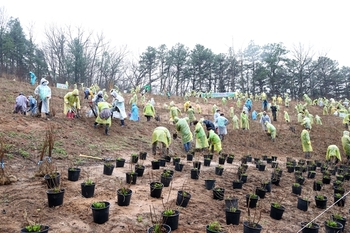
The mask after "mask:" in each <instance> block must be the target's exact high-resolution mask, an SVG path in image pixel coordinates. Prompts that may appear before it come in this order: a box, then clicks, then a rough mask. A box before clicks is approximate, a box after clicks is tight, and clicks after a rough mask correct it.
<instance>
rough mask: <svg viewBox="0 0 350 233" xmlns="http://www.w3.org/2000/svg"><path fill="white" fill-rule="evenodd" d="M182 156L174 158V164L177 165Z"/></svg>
mask: <svg viewBox="0 0 350 233" xmlns="http://www.w3.org/2000/svg"><path fill="white" fill-rule="evenodd" d="M180 160H181V158H173V165H176V163H180Z"/></svg>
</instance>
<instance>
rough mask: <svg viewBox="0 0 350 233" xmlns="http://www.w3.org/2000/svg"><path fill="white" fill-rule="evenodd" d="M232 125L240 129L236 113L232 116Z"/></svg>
mask: <svg viewBox="0 0 350 233" xmlns="http://www.w3.org/2000/svg"><path fill="white" fill-rule="evenodd" d="M232 125H233V129H239V123H238V117H237V116H236V115H234V116H233V117H232Z"/></svg>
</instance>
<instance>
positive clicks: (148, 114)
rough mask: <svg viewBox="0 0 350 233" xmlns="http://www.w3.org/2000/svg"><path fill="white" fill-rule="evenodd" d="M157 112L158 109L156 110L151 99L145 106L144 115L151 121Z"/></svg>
mask: <svg viewBox="0 0 350 233" xmlns="http://www.w3.org/2000/svg"><path fill="white" fill-rule="evenodd" d="M155 114H156V111H155V110H154V107H153V105H152V104H151V102H150V101H148V103H147V104H146V106H145V107H144V108H143V115H144V116H145V117H146V118H147V121H150V120H151V118H152V117H154V116H155Z"/></svg>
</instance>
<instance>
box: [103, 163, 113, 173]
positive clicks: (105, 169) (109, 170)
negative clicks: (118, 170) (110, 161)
mask: <svg viewBox="0 0 350 233" xmlns="http://www.w3.org/2000/svg"><path fill="white" fill-rule="evenodd" d="M113 169H114V165H110V166H107V165H106V164H104V165H103V174H104V175H107V176H110V175H112V173H113Z"/></svg>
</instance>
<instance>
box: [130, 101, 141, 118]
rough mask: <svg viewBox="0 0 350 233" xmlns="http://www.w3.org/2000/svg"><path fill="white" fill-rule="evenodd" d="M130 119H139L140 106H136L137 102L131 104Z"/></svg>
mask: <svg viewBox="0 0 350 233" xmlns="http://www.w3.org/2000/svg"><path fill="white" fill-rule="evenodd" d="M130 120H131V121H139V108H138V107H137V106H136V104H135V103H133V104H132V106H131V116H130Z"/></svg>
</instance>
